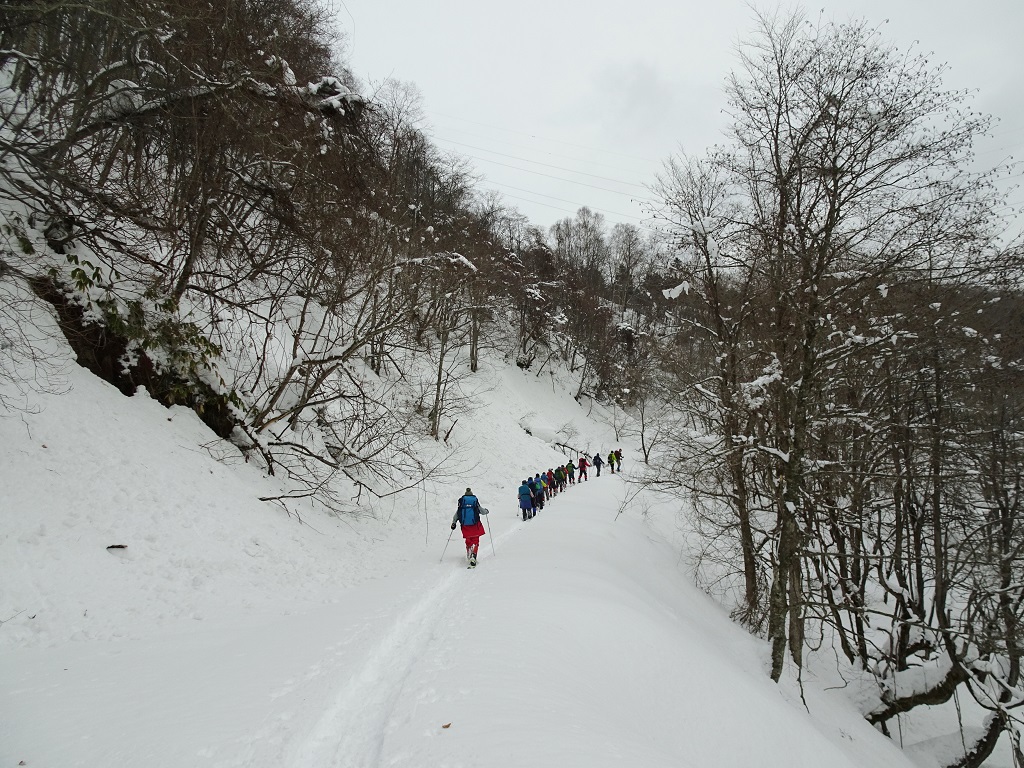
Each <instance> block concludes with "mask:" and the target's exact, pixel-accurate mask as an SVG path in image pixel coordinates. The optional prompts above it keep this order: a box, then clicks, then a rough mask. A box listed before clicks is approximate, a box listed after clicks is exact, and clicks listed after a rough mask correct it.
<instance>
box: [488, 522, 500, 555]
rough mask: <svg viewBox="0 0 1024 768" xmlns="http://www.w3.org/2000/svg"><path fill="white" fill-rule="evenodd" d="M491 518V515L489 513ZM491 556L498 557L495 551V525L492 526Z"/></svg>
mask: <svg viewBox="0 0 1024 768" xmlns="http://www.w3.org/2000/svg"><path fill="white" fill-rule="evenodd" d="M487 517H488V518H490V515H487ZM491 556H492V557H497V556H498V553H497V552H495V551H494V526H493V525H492V526H491Z"/></svg>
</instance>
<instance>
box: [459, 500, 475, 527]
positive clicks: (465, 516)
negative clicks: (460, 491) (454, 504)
mask: <svg viewBox="0 0 1024 768" xmlns="http://www.w3.org/2000/svg"><path fill="white" fill-rule="evenodd" d="M477 503H478V502H477V499H476V496H463V497H462V498H461V499H459V522H460V523H462V524H463V525H476V524H477V523H479V522H480V515H479V514H477V511H476V506H477Z"/></svg>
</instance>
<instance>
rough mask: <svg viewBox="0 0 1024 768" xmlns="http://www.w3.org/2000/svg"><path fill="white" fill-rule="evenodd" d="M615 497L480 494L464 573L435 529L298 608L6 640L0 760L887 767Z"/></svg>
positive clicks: (599, 486)
mask: <svg viewBox="0 0 1024 768" xmlns="http://www.w3.org/2000/svg"><path fill="white" fill-rule="evenodd" d="M623 489H624V486H623V484H622V482H621V477H619V476H611V477H609V476H604V477H601V478H600V479H596V478H592V479H591V480H590V481H589V482H588V483H583V484H580V485H578V486H576V487H571V488H570V489H569V491H568V492H567V493H565V494H563V495H561V496H559V497H558V498H555V499H554V500H552V501H551V502H550V503H549V504H548V506H547V508H546V509H545V510H544V511H543V512H541V513H540V514H538V516H537V517H536V518H535V519H533V520H530V521H526V522H523V521H522V520H521V519H520V518H519V517H518V515H514V505H515V491H514V489H511V490H510V492H509V494H508V496H509V499H508V500H506V499H489V498H485V499H483V502H484V504H486V505H487V506H489V507H490V509H491V510H492V514H491V516H490V522H491V524H492V526H493V529H494V532H495V534H496V540H495V549H496V552H497V556H493V555H492V550H491V542H490V541H489V540H488V539H487V538H485V539H484V540H483V542H482V544H481V550H480V551H481V558H480V565H479V567H478V568H477V569H476V570H472V571H471V570H467V569H466V568H465V558H464V548H463V546H462V542H461V540H460V539H459V538H458V532H456V534H455V536H453V539H452V543H451V546H449V548H448V551H447V554H446V556H445V560H444V562H442V563H438V561H437V557H438V555H439V554H440V553H439V552H435V553H429V554H428V553H424V556H423V559H422V561H421V562H419V563H416V564H414V565H413V566H412V567H410V568H408V569H406V570H405V571H403V572H402V573H397V574H395V575H394V576H393V577H390V578H387V579H382V580H379V581H377V582H374V583H371V584H367V585H364V586H361V587H357V588H354V589H351V590H349V591H347V592H345V593H344V594H342V595H341V596H340V597H339V600H338V602H337V603H334V604H330V605H325V606H323V607H322V608H321V609H317V610H315V611H306V612H304V613H301V614H297V615H291V616H283V617H282V616H280V615H278V616H276V617H274V618H273V619H267V618H262V619H260V618H253V617H252V616H251V615H250V616H248V617H241V616H240V617H235V618H231V617H223V618H222V619H221V620H216V621H213V620H209V619H208V620H206V621H204V622H202V623H197V626H196V627H195V628H194V629H193V630H192V631H189V632H187V633H180V634H178V635H176V636H168V637H164V638H162V639H159V640H152V639H151V640H130V641H122V642H115V643H70V644H66V645H63V646H61V647H59V648H57V649H53V648H50V649H16V650H14V651H12V652H10V653H8V654H6V655H7V658H6V659H5V660H4V662H3V664H2V667H0V690H3V691H6V694H5V695H4V698H3V707H2V710H0V722H2V726H0V729H2V730H0V764H2V765H17V764H18V762H19V761H20V760H25V763H26V765H28V766H59V767H62V766H104V768H107V767H110V766H146V767H147V768H157V767H159V766H196V765H209V766H221V767H227V766H268V767H269V766H274V768H282V767H284V768H291V767H293V766H294V767H295V768H300V767H301V768H327V767H328V766H331V767H332V768H384V767H388V768H391V767H395V766H400V767H407V768H421V767H424V766H444V767H446V768H471V767H474V766H487V767H488V768H512V766H517V767H519V766H534V767H538V766H540V767H542V766H552V767H554V766H557V767H558V768H572V767H574V766H579V767H580V768H584V767H585V768H600V767H602V766H645V767H649V768H658V767H660V766H665V767H666V768H668V767H669V766H671V767H672V768H679V767H680V766H708V765H721V766H728V765H748V766H775V765H778V766H783V765H785V766H787V768H794V767H797V768H798V767H799V766H821V765H829V766H838V767H841V766H847V765H856V764H869V762H870V764H887V765H901V764H906V763H905V762H904V758H903V756H902V755H900V754H899V753H898V751H897V750H896V749H895V748H894V747H892V746H891V745H889V744H888V743H887V742H885V740H884V739H881V738H880V737H878V736H877V734H874V733H873V732H871V730H870V729H869V728H867V726H864V729H862V730H857V731H855V732H853V733H850V732H848V731H844V730H842V729H840V728H838V727H836V726H834V725H829V724H828V723H827V722H819V723H818V724H817V728H816V727H815V726H814V725H813V724H812V723H811V722H810V717H809V716H808V715H807V714H806V713H804V712H803V711H801V710H800V709H799V708H798V707H797V706H794V704H793V702H791V701H787V700H786V699H785V698H784V694H783V693H782V692H781V691H780V689H779V688H778V687H776V686H774V685H773V684H771V683H770V682H769V681H768V680H767V679H766V678H765V677H764V672H763V667H762V664H763V659H762V658H761V654H762V649H761V647H760V646H759V645H758V644H757V643H756V642H755V641H754V640H752V639H750V638H748V637H746V636H745V635H744V634H743V633H742V632H741V631H739V630H737V628H736V627H735V626H733V625H732V624H731V623H730V622H729V621H728V619H727V618H726V617H725V616H723V615H722V613H721V611H720V610H718V609H717V608H716V607H715V606H714V605H713V604H711V603H710V602H709V601H708V600H707V599H706V598H704V596H703V595H700V594H699V593H698V592H697V591H696V590H694V589H693V588H692V587H690V586H688V585H687V581H686V577H685V574H684V573H683V572H682V570H681V568H680V566H679V564H678V559H679V558H678V553H676V552H673V551H672V550H671V548H670V547H668V546H667V545H666V544H665V543H664V541H662V540H660V539H659V538H658V537H656V536H653V535H650V534H649V532H648V529H647V528H646V527H645V525H644V523H643V521H642V520H641V519H640V517H639V515H637V514H631V515H622V516H620V517H618V519H616V513H617V512H618V511H619V504H620V500H621V498H622V496H623V492H624V491H623ZM453 508H454V502H453ZM445 516H446V515H445ZM433 517H434V519H437V518H438V517H442V515H440V514H438V515H434V516H433ZM240 613H241V612H240ZM829 706H831V705H830V704H828V703H827V702H826V703H824V704H822V705H821V707H823V708H824V709H823V710H822V709H821V708H819V707H816V716H818V717H819V720H820V719H821V714H820V712H822V711H824V712H825V715H826V717H825V719H826V720H828V717H827V714H828V711H829V710H828V707H829ZM836 719H843V720H845V721H846V722H849V721H850V718H849V713H848V712H844V713H842V718H836ZM449 724H450V725H449ZM851 755H857V756H859V757H861V758H863V760H859V759H855V758H854V757H851Z"/></svg>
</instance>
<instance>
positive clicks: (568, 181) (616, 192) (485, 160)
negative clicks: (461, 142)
mask: <svg viewBox="0 0 1024 768" xmlns="http://www.w3.org/2000/svg"><path fill="white" fill-rule="evenodd" d="M466 157H471V158H473V159H474V160H479V161H480V162H482V163H491V164H492V165H500V166H502V167H503V168H511V169H513V170H515V171H522V172H523V173H532V174H534V175H536V176H544V177H545V178H548V179H555V180H556V181H563V182H565V183H566V184H578V185H579V186H581V187H590V188H591V189H600V190H601V191H602V192H611V193H612V194H613V195H622V196H623V197H629V198H630V199H631V200H639V201H641V202H644V203H657V201H656V200H649V199H647V198H645V197H636V198H634V197H632V196H631V195H630V193H629V192H623V191H622V190H618V189H608V187H599V186H597V185H596V184H587V183H586V182H585V181H575V180H573V179H565V178H562V177H561V176H553V175H551V174H550V173H543V172H541V171H534V170H532V169H530V168H520V167H519V166H517V165H510V164H509V163H502V162H500V161H498V160H491V159H490V158H489V157H477V156H476V155H469V154H467V155H466Z"/></svg>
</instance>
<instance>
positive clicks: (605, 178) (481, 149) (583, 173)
mask: <svg viewBox="0 0 1024 768" xmlns="http://www.w3.org/2000/svg"><path fill="white" fill-rule="evenodd" d="M432 138H434V139H435V140H436V139H440V140H441V141H447V142H449V143H450V144H458V145H459V146H460V147H469V148H470V149H475V150H477V151H478V152H490V153H491V154H492V155H498V157H508V158H510V159H512V160H520V161H522V162H524V163H533V164H534V165H541V166H544V167H545V168H554V169H555V170H557V171H568V172H569V173H577V174H579V175H580V176H590V177H591V178H593V179H601V180H602V181H610V182H612V183H613V184H625V185H626V186H629V187H639V188H640V189H646V188H647V187H645V186H644V185H643V184H635V183H634V182H632V181H621V180H620V179H613V178H612V177H610V176H599V175H598V174H596V173H587V172H586V171H577V170H574V169H572V168H566V167H564V166H561V165H552V164H551V163H542V162H541V161H540V160H531V159H530V158H528V157H519V156H518V155H510V154H508V153H506V152H498V151H497V150H494V149H487V148H486V147H477V146H475V145H473V144H466V143H465V142H463V141H455V140H454V139H446V138H444V137H442V136H434V137H432Z"/></svg>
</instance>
